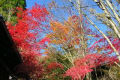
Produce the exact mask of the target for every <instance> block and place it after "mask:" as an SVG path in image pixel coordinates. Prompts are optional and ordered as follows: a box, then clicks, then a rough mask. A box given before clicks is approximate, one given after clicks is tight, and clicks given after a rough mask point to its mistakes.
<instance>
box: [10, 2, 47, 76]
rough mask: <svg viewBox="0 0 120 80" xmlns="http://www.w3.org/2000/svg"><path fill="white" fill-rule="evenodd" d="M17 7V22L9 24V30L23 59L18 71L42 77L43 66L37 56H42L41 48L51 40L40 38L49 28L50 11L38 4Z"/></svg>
mask: <svg viewBox="0 0 120 80" xmlns="http://www.w3.org/2000/svg"><path fill="white" fill-rule="evenodd" d="M17 9H18V13H17V17H18V18H17V24H16V25H14V26H13V25H11V24H8V29H9V32H10V34H11V36H12V38H13V40H14V42H15V44H16V45H17V47H18V49H19V52H20V54H21V56H22V59H23V63H22V64H20V65H19V66H18V67H17V68H16V70H17V73H19V72H21V73H25V74H28V75H31V74H32V76H35V77H36V76H37V77H41V75H42V71H43V68H42V64H41V63H39V61H38V59H37V57H40V56H41V54H40V50H41V49H44V48H45V47H46V44H45V42H49V39H48V38H43V39H40V36H39V35H40V33H43V32H44V30H45V29H47V28H48V26H47V23H46V22H47V17H48V15H49V12H48V11H47V10H46V8H45V7H43V6H40V5H38V4H35V6H33V7H32V9H26V10H23V9H22V8H17ZM45 23H46V24H45Z"/></svg>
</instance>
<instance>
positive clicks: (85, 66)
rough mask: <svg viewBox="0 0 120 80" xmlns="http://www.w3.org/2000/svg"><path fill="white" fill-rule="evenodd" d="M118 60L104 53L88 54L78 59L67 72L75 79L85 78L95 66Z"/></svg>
mask: <svg viewBox="0 0 120 80" xmlns="http://www.w3.org/2000/svg"><path fill="white" fill-rule="evenodd" d="M114 61H117V59H116V57H109V56H106V55H103V54H101V55H100V54H88V55H86V56H85V57H83V58H81V59H76V60H75V62H74V64H75V65H74V66H73V67H71V68H70V69H68V70H67V71H66V73H65V75H66V76H71V77H72V79H73V80H74V79H75V80H79V79H81V80H83V79H84V77H85V75H86V74H87V73H88V72H91V71H92V69H93V68H96V67H98V66H101V65H104V64H112V63H114Z"/></svg>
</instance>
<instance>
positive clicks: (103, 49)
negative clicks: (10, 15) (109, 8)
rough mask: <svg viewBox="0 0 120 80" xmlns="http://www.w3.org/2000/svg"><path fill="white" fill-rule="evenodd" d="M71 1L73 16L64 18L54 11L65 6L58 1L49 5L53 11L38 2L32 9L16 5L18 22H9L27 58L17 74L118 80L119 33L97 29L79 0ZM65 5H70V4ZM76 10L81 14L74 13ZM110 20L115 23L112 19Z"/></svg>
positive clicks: (53, 79) (43, 79) (50, 79)
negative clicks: (59, 4) (82, 9)
mask: <svg viewBox="0 0 120 80" xmlns="http://www.w3.org/2000/svg"><path fill="white" fill-rule="evenodd" d="M94 1H96V0H94ZM69 2H70V4H71V3H72V2H73V3H72V6H71V7H70V9H74V10H70V9H69V10H70V13H69V14H68V15H69V17H68V18H67V19H62V21H61V20H60V18H57V19H56V16H55V14H56V13H55V14H54V13H53V12H51V11H52V10H53V11H56V12H57V9H61V6H58V5H57V3H56V2H55V1H52V2H51V3H50V4H49V5H48V6H49V7H50V9H52V10H50V11H48V10H47V9H46V8H45V7H44V6H41V5H38V4H35V6H33V7H32V9H26V10H24V9H23V8H21V7H17V8H16V11H17V13H16V15H17V18H16V21H17V23H16V24H15V25H12V24H13V23H10V22H9V23H7V25H8V29H9V32H10V34H11V36H12V38H13V40H14V42H15V44H16V46H17V48H18V50H19V52H20V54H21V56H22V59H23V63H22V64H20V65H18V66H17V67H16V68H15V70H16V75H19V74H21V73H23V74H24V75H28V76H30V78H33V79H35V80H118V79H119V78H120V76H119V73H120V70H119V68H120V65H119V57H118V56H119V55H116V54H115V53H116V52H118V53H119V52H120V48H119V47H120V45H119V43H120V40H119V34H117V36H118V37H117V36H112V35H111V34H113V35H114V33H111V34H107V33H106V34H104V33H103V32H102V31H101V30H100V29H98V28H96V29H98V31H94V30H93V29H92V28H91V26H90V23H89V22H91V24H92V25H93V26H95V27H96V25H95V24H94V23H92V21H90V20H89V18H88V17H86V16H87V15H85V14H84V13H82V11H81V9H79V8H80V7H81V6H80V3H79V1H77V0H75V2H74V1H72V0H68V1H67V2H66V3H69ZM103 3H104V2H102V4H103ZM75 4H76V6H77V8H76V6H75ZM98 5H99V4H98ZM63 6H64V8H65V9H66V8H69V4H68V5H67V6H66V5H63ZM63 6H62V9H63ZM73 7H74V8H73ZM103 7H104V5H103ZM100 8H101V6H100ZM66 11H67V9H66ZM75 11H78V12H77V13H78V14H77V13H74V14H71V13H72V12H75ZM103 11H104V10H103ZM61 12H62V11H61ZM113 13H114V12H113ZM57 16H58V15H57ZM99 16H100V15H96V17H99ZM102 18H103V17H102ZM102 18H101V19H102ZM98 20H99V19H98ZM102 20H104V19H102ZM107 20H108V18H107ZM88 21H89V22H88ZM113 21H114V20H113ZM102 22H104V21H102ZM108 23H109V24H111V25H112V23H111V19H110V21H108ZM111 25H109V27H110V28H111ZM107 26H108V25H107ZM112 27H114V26H113V25H112ZM111 29H113V30H114V28H111ZM117 30H118V28H117ZM99 32H100V33H102V35H101V34H100V33H99ZM108 32H109V31H108Z"/></svg>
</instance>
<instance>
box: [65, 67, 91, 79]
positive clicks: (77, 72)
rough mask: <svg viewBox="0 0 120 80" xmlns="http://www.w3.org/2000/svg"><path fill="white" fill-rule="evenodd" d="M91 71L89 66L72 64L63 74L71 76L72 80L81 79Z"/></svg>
mask: <svg viewBox="0 0 120 80" xmlns="http://www.w3.org/2000/svg"><path fill="white" fill-rule="evenodd" d="M91 71H92V69H90V68H89V66H79V67H78V66H74V67H71V68H70V69H68V70H67V71H66V74H65V76H71V77H72V79H73V80H83V79H84V77H85V75H86V74H87V73H88V72H91Z"/></svg>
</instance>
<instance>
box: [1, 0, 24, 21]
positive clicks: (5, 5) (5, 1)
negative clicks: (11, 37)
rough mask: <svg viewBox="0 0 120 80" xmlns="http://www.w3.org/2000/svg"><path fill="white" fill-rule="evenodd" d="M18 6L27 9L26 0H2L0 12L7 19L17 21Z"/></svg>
mask: <svg viewBox="0 0 120 80" xmlns="http://www.w3.org/2000/svg"><path fill="white" fill-rule="evenodd" d="M16 7H21V8H24V9H25V0H0V14H1V15H2V16H3V17H4V18H5V21H10V22H12V23H16V18H17V17H16Z"/></svg>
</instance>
